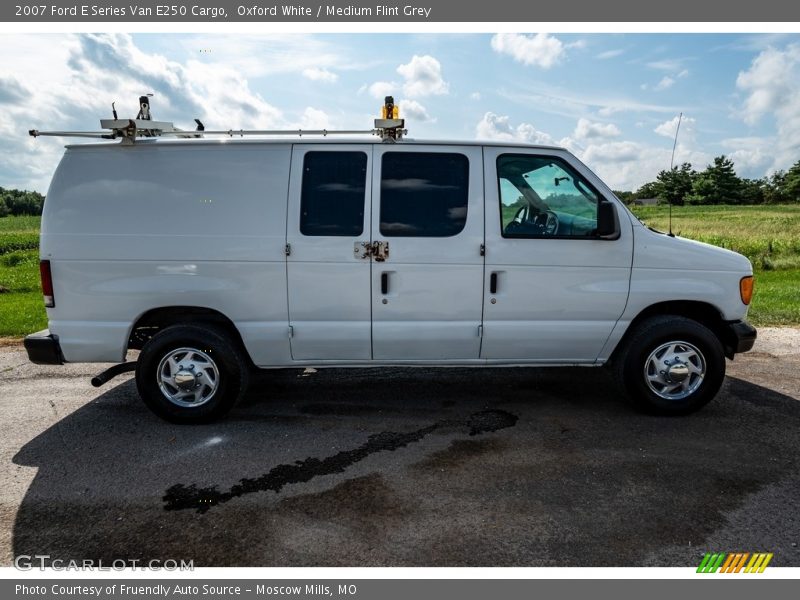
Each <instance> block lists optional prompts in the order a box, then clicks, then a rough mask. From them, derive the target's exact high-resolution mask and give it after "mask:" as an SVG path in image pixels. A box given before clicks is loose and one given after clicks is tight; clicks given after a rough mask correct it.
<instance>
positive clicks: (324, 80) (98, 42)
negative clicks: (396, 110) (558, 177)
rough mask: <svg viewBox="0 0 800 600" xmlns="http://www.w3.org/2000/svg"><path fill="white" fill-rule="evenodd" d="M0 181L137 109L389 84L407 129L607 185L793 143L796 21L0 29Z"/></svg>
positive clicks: (272, 108) (799, 103)
mask: <svg viewBox="0 0 800 600" xmlns="http://www.w3.org/2000/svg"><path fill="white" fill-rule="evenodd" d="M0 55H1V56H3V57H4V58H3V61H2V63H1V64H0V186H2V187H6V188H21V189H31V190H36V191H39V192H41V193H45V192H46V191H47V186H48V184H49V181H50V178H51V177H52V174H53V171H54V170H55V167H56V165H57V164H58V160H59V158H60V156H61V154H62V152H63V150H62V148H63V145H64V144H65V143H75V142H80V141H81V140H75V139H73V140H65V139H63V138H37V139H33V138H30V137H29V136H28V135H27V132H28V130H29V129H40V130H82V131H86V130H97V129H99V119H100V118H110V117H111V102H113V101H115V102H116V107H117V111H118V113H119V116H120V117H121V118H122V117H135V115H136V112H137V110H138V106H137V103H138V97H139V95H141V94H145V93H152V94H153V97H152V98H151V106H152V112H153V118H154V119H157V120H165V121H173V122H174V123H175V125H176V126H178V127H182V128H186V129H193V128H194V123H193V119H195V118H200V119H201V120H202V121H203V122H204V124H205V126H206V128H207V129H231V128H233V129H238V128H258V129H270V128H277V129H282V128H287V129H296V128H314V129H315V128H327V129H369V128H371V127H372V120H373V119H374V118H375V116H377V113H378V111H379V109H380V106H381V104H382V102H383V97H384V96H385V95H389V94H391V95H394V97H395V99H396V101H398V102H399V105H400V107H401V116H402V117H404V118H405V119H406V124H407V127H408V129H409V137H413V138H417V139H431V140H442V139H463V140H475V139H490V140H513V141H522V142H530V143H534V144H548V145H558V146H564V147H566V148H568V149H569V150H571V151H572V152H573V153H575V154H576V155H577V156H578V157H579V158H581V159H582V160H583V161H584V162H585V163H586V164H587V165H588V166H589V167H590V168H592V169H593V170H595V171H596V172H597V173H598V175H600V177H601V178H603V179H604V180H605V181H606V183H608V184H609V185H610V186H611V187H613V188H614V189H619V190H634V189H636V188H638V187H639V186H640V185H642V184H643V183H645V182H647V181H652V180H653V179H654V178H655V177H656V175H657V174H658V172H659V171H661V170H663V169H668V168H669V166H670V160H671V153H672V146H673V141H674V136H675V129H676V125H677V122H678V115H679V114H680V113H683V120H682V121H681V127H680V133H679V137H678V145H677V148H676V154H675V163H676V164H679V163H681V162H690V163H692V164H693V165H694V166H695V168H697V169H703V168H705V166H706V165H707V164H708V163H710V162H711V161H712V160H713V158H714V157H715V156H718V155H720V154H725V155H727V156H729V157H731V158H732V159H733V161H734V163H735V165H736V170H737V172H738V174H739V175H740V176H743V177H753V178H755V177H761V176H764V175H766V174H769V173H771V172H774V171H775V170H779V169H787V168H788V167H790V166H791V165H792V164H794V163H795V162H797V161H798V160H800V35H796V34H763V35H753V34H747V35H735V34H665V33H664V34H606V33H597V34H594V33H590V34H563V35H561V34H547V33H538V34H537V33H521V34H510V33H503V34H497V35H491V34H397V35H390V34H374V35H368V34H314V35H312V34H286V35H275V34H268V35H267V34H265V35H236V34H230V35H209V34H134V35H126V34H32V35H3V36H0Z"/></svg>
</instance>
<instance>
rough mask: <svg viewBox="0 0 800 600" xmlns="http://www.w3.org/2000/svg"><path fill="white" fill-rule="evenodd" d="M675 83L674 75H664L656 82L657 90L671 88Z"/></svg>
mask: <svg viewBox="0 0 800 600" xmlns="http://www.w3.org/2000/svg"><path fill="white" fill-rule="evenodd" d="M673 85H675V80H674V79H673V78H672V77H670V76H669V75H664V77H662V78H661V81H659V82H658V83H657V84H656V89H657V90H667V89H669V88H671V87H672V86H673Z"/></svg>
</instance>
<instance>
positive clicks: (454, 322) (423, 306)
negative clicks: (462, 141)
mask: <svg viewBox="0 0 800 600" xmlns="http://www.w3.org/2000/svg"><path fill="white" fill-rule="evenodd" d="M373 161H374V162H373V168H372V172H373V177H372V202H373V206H372V240H373V256H372V353H373V358H374V359H375V360H376V361H380V360H392V361H395V360H400V361H403V360H407V361H410V362H414V361H447V360H453V361H463V360H469V359H478V357H479V354H480V325H481V311H482V306H481V303H482V280H483V256H482V255H481V245H482V244H483V219H484V217H483V163H482V152H481V148H480V147H471V146H457V145H456V146H435V145H427V144H425V145H421V144H420V145H416V144H408V145H403V144H382V145H379V146H378V145H376V146H375V149H374V155H373Z"/></svg>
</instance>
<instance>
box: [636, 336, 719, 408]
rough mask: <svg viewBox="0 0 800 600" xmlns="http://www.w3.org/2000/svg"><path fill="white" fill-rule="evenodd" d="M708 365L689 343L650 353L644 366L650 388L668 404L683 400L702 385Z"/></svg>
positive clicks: (666, 345) (681, 343)
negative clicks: (669, 401)
mask: <svg viewBox="0 0 800 600" xmlns="http://www.w3.org/2000/svg"><path fill="white" fill-rule="evenodd" d="M705 374H706V361H705V358H703V354H702V353H701V352H700V350H698V349H697V348H696V347H695V346H693V345H692V344H690V343H688V342H679V341H674V342H667V343H665V344H661V345H660V346H659V347H658V348H656V349H655V350H653V351H652V352H651V353H650V356H648V357H647V360H646V361H645V363H644V378H645V381H646V382H647V386H648V387H649V388H650V389H651V390H652V391H653V393H654V394H656V395H657V396H659V397H661V398H664V399H665V400H683V399H684V398H686V397H687V396H690V395H691V394H693V393H694V392H695V391H697V388H699V387H700V385H702V383H703V377H705Z"/></svg>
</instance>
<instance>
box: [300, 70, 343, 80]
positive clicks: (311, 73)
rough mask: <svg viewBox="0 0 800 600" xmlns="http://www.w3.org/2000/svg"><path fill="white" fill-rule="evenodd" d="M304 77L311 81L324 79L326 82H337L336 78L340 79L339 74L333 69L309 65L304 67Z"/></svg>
mask: <svg viewBox="0 0 800 600" xmlns="http://www.w3.org/2000/svg"><path fill="white" fill-rule="evenodd" d="M303 77H305V78H306V79H310V80H311V81H322V82H325V83H336V80H337V79H339V76H338V75H337V74H336V73H334V72H333V71H329V70H328V69H322V68H320V67H309V68H308V69H303Z"/></svg>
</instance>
